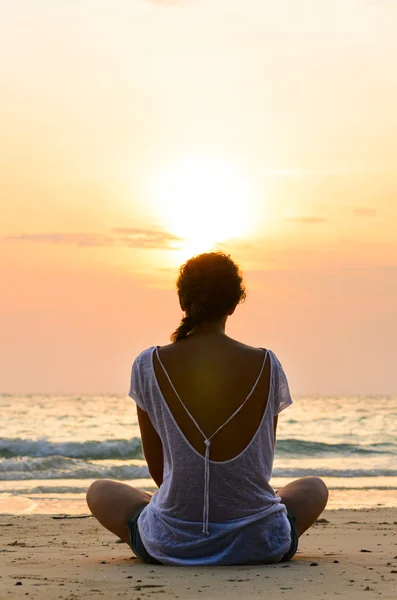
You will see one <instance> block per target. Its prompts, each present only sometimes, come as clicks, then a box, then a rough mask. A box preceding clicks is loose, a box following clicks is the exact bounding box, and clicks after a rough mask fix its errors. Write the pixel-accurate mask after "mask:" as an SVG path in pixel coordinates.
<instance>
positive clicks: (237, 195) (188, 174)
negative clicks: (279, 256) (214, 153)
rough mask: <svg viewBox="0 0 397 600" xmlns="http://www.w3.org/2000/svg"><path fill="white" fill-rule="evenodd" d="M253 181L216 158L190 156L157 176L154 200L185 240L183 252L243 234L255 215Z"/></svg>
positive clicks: (166, 223) (171, 227)
mask: <svg viewBox="0 0 397 600" xmlns="http://www.w3.org/2000/svg"><path fill="white" fill-rule="evenodd" d="M253 200H254V193H253V189H252V186H251V183H250V181H249V180H248V179H244V177H243V176H242V175H240V174H239V173H238V172H237V171H236V169H235V168H234V167H232V166H230V165H226V164H224V163H221V162H219V161H215V160H207V159H202V158H189V159H186V160H184V161H182V162H181V163H179V164H178V165H175V166H172V167H169V168H168V169H166V170H164V171H163V172H161V173H160V174H159V176H158V177H157V178H156V180H155V183H154V189H153V201H154V204H155V209H156V212H157V213H160V218H161V221H162V224H163V225H164V227H165V228H166V229H167V230H168V231H170V232H171V233H173V234H174V235H176V236H178V237H179V238H181V240H183V242H182V246H183V251H184V253H186V254H195V253H197V252H204V251H207V250H209V249H211V248H212V247H214V246H215V245H217V244H220V243H221V242H224V241H225V240H230V239H235V238H242V237H244V236H245V235H247V233H248V232H249V231H250V230H251V228H252V226H253V221H254V218H255V214H254V211H253Z"/></svg>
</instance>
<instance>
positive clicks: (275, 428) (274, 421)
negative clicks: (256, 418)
mask: <svg viewBox="0 0 397 600" xmlns="http://www.w3.org/2000/svg"><path fill="white" fill-rule="evenodd" d="M277 422H278V415H276V416H275V417H274V420H273V431H274V447H276V431H277Z"/></svg>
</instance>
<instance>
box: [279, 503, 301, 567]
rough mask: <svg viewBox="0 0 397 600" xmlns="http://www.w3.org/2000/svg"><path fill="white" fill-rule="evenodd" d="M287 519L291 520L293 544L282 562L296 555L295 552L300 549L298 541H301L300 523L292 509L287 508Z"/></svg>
mask: <svg viewBox="0 0 397 600" xmlns="http://www.w3.org/2000/svg"><path fill="white" fill-rule="evenodd" d="M286 508H287V507H286ZM287 519H288V521H289V524H290V525H291V545H290V547H289V550H287V552H286V553H285V554H284V556H283V558H282V559H281V561H280V562H285V561H286V560H291V558H292V557H293V556H294V554H295V553H296V551H297V550H298V541H299V534H298V525H297V522H296V519H295V517H294V515H293V514H292V512H291V511H290V509H289V508H287Z"/></svg>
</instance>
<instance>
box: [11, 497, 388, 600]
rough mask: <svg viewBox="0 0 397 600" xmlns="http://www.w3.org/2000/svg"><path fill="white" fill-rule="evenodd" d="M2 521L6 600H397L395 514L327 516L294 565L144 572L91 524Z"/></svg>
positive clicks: (25, 518)
mask: <svg viewBox="0 0 397 600" xmlns="http://www.w3.org/2000/svg"><path fill="white" fill-rule="evenodd" d="M64 517H66V518H54V515H4V514H3V515H0V533H1V541H2V543H1V550H0V554H1V555H0V576H1V579H0V598H1V600H3V598H22V597H28V598H40V599H42V600H54V599H64V600H77V599H86V598H87V599H95V598H117V597H123V596H125V597H128V598H132V599H134V600H139V599H140V600H149V599H150V598H156V597H159V598H189V599H191V598H200V599H201V600H203V598H208V599H211V598H241V599H246V598H248V599H249V598H260V597H262V598H263V597H267V598H283V599H287V600H288V599H291V600H292V599H294V600H296V599H297V600H308V599H309V600H310V599H312V598H313V599H316V600H317V599H327V598H330V597H334V596H339V597H341V598H348V599H349V600H350V599H352V600H354V599H356V598H361V599H362V600H371V599H373V598H382V600H395V599H396V598H397V509H395V508H394V509H393V508H391V509H390V508H388V509H384V508H377V509H372V510H356V511H355V510H336V511H325V512H324V514H323V515H322V520H320V522H318V523H317V524H316V525H315V526H314V527H313V528H312V529H311V530H310V531H309V532H308V533H306V534H305V535H304V536H303V537H302V538H301V543H300V548H299V551H298V553H297V555H296V556H295V558H294V559H293V560H292V561H291V562H289V563H283V564H278V565H265V566H252V567H247V566H235V567H215V568H214V567H206V568H195V567H185V568H181V567H158V566H152V565H145V564H143V563H142V562H140V561H139V560H137V559H136V558H135V557H134V556H133V554H132V551H131V550H130V549H129V548H128V547H127V546H126V545H125V544H121V543H118V542H117V539H116V538H115V537H114V536H113V535H112V534H111V533H109V532H107V531H106V530H104V529H103V528H102V527H100V525H99V524H98V522H97V521H96V520H95V519H94V518H93V517H84V518H76V517H77V515H69V516H66V515H65V516H64Z"/></svg>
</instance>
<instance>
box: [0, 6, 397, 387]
mask: <svg viewBox="0 0 397 600" xmlns="http://www.w3.org/2000/svg"><path fill="white" fill-rule="evenodd" d="M396 30H397V6H396V5H395V4H394V3H393V2H387V1H384V2H367V1H364V0H355V1H353V0H343V1H342V0H333V1H330V0H329V1H326V0H324V2H321V3H319V2H317V1H314V0H303V1H302V2H299V3H297V2H295V1H292V0H290V1H289V2H288V1H285V2H280V3H275V2H266V1H264V0H257V1H256V0H252V1H251V2H243V1H242V0H239V1H237V0H191V1H183V2H182V1H180V2H177V1H175V2H173V1H170V2H149V1H145V0H128V1H127V0H125V1H122V0H120V1H118V2H111V1H110V0H107V1H101V0H96V1H95V2H94V1H85V2H74V1H69V0H68V1H66V0H62V1H59V2H56V3H54V2H51V1H49V0H47V1H43V0H37V1H36V2H35V3H31V2H29V1H28V0H26V1H22V0H21V1H17V2H12V3H11V2H10V3H2V4H1V5H0V39H1V45H2V51H1V53H0V73H1V112H0V136H1V151H0V189H1V192H0V202H1V216H2V218H1V221H0V272H1V275H2V293H1V294H0V328H1V332H2V335H1V337H0V392H19V391H22V392H35V391H37V392H40V391H41V392H103V393H106V392H113V391H114V392H124V391H126V390H127V388H128V378H129V369H130V363H131V361H132V360H133V358H134V356H135V355H136V354H137V353H138V352H139V351H140V350H141V349H143V348H145V347H147V346H149V345H154V344H163V343H167V340H168V338H169V334H170V333H171V332H172V331H173V330H174V328H175V326H176V325H177V323H178V320H179V318H180V312H179V310H178V303H177V300H176V295H175V292H174V282H175V278H176V270H177V266H178V264H179V263H180V262H181V260H183V259H184V258H185V257H186V256H187V253H188V251H189V248H190V247H193V245H192V244H190V242H192V240H190V239H188V240H187V242H186V241H184V240H182V239H181V238H182V237H183V235H184V232H185V235H186V236H187V237H188V238H190V237H191V236H192V235H193V234H192V232H193V233H194V230H195V238H197V231H199V232H200V233H201V232H203V235H204V234H207V235H211V236H212V237H214V238H215V239H213V240H212V237H211V240H212V241H213V242H214V244H216V245H217V246H219V247H221V248H223V249H225V250H227V251H229V252H231V253H232V256H233V257H234V258H235V259H236V260H237V261H239V262H240V264H241V266H242V268H243V270H244V272H245V274H246V281H247V286H248V297H247V301H246V303H245V305H243V306H242V307H241V308H239V310H238V311H237V312H236V314H235V316H233V317H232V319H231V320H230V327H229V333H230V335H233V336H236V337H239V338H240V339H241V340H242V341H245V342H247V343H250V344H254V345H260V346H268V347H270V348H272V349H273V350H274V351H275V352H276V353H277V354H278V355H279V357H280V359H281V361H282V362H283V364H284V366H285V369H286V371H287V374H288V375H289V378H290V382H291V388H292V390H293V392H295V393H318V394H355V393H360V394H375V393H397V370H396V369H395V362H396V357H397V352H396V349H395V344H396V339H397V308H396V306H397V302H396V298H397V236H396V233H395V232H396V226H397V201H396V198H397V171H396V158H395V157H396V156H397V112H396V110H395V107H396V106H397V41H396V36H395V31H396ZM192 165H193V168H191V166H192ZM170 174H171V175H170ZM179 174H180V175H179ZM186 174H187V175H186ZM228 174H229V175H230V176H229V175H228ZM170 177H171V179H172V181H171V184H170V187H169V189H168V188H167V185H168V183H167V182H168V180H169V179H170ZM167 178H168V179H167ZM164 182H166V183H164ZM181 182H182V183H181ZM219 182H220V184H219ZM218 184H219V185H218ZM240 184H241V185H240ZM211 189H212V192H211ZM164 190H165V191H164ZM175 190H177V192H175ZM207 191H208V193H207ZM211 193H212V194H213V196H211ZM192 223H193V224H196V225H197V226H196V227H192ZM214 224H215V225H214ZM232 224H234V225H233V227H232ZM239 227H241V231H240V233H239V231H238V228H239ZM209 232H210V233H209ZM228 232H229V233H230V232H233V235H235V236H236V237H235V238H234V239H232V240H228V239H225V238H226V237H227V233H228ZM217 236H220V237H219V238H218V237H217ZM194 244H196V245H197V239H195V240H194ZM194 247H196V246H194Z"/></svg>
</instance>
